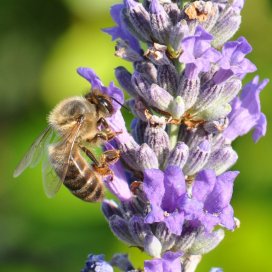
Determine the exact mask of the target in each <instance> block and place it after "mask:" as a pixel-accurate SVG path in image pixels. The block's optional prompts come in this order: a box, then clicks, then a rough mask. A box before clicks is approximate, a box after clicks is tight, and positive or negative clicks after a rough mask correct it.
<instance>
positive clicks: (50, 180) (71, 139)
mask: <svg viewBox="0 0 272 272" xmlns="http://www.w3.org/2000/svg"><path fill="white" fill-rule="evenodd" d="M81 124H82V122H80V123H78V124H77V125H75V126H74V128H73V129H72V130H71V132H70V133H69V135H67V136H66V137H65V138H64V139H63V140H62V141H61V142H60V143H59V144H58V147H59V148H61V146H62V145H65V149H64V151H63V162H62V163H63V165H64V166H63V167H64V169H63V174H62V176H61V178H60V177H59V176H58V175H57V174H56V171H55V170H54V169H53V167H52V165H51V163H50V159H49V155H48V148H46V152H45V155H46V158H45V159H44V160H43V169H42V172H43V187H44V191H45V193H46V195H47V196H48V197H49V198H52V197H54V196H55V195H56V193H57V192H58V191H59V189H60V187H61V185H62V183H63V181H64V180H65V177H66V174H67V171H68V167H69V162H70V160H72V150H73V147H74V144H75V141H76V139H77V137H78V135H79V131H80V127H81Z"/></svg>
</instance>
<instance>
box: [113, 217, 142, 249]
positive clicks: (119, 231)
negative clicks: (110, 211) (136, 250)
mask: <svg viewBox="0 0 272 272" xmlns="http://www.w3.org/2000/svg"><path fill="white" fill-rule="evenodd" d="M109 224H110V228H111V230H112V232H113V233H114V234H115V235H116V236H117V237H118V238H119V239H120V240H122V241H123V242H125V243H127V244H129V245H135V246H137V243H136V242H135V241H134V239H133V238H132V236H131V234H130V231H129V227H128V223H127V221H126V220H125V219H123V218H121V217H120V216H118V215H113V216H112V217H111V218H110V220H109Z"/></svg>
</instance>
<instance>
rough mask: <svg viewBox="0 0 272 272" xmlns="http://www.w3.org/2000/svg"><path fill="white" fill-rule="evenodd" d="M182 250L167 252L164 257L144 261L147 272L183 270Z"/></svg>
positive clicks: (179, 271) (177, 271)
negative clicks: (181, 261)
mask: <svg viewBox="0 0 272 272" xmlns="http://www.w3.org/2000/svg"><path fill="white" fill-rule="evenodd" d="M181 256H182V253H180V252H171V251H168V252H166V253H165V254H164V255H163V257H162V259H153V260H150V261H145V262H144V269H145V272H181V271H182V270H181V269H182V267H181V263H180V259H179V258H180V257H181Z"/></svg>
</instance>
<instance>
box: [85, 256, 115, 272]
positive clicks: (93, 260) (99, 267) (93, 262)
mask: <svg viewBox="0 0 272 272" xmlns="http://www.w3.org/2000/svg"><path fill="white" fill-rule="evenodd" d="M104 259H105V256H104V255H93V254H90V255H89V256H88V259H87V261H86V264H85V267H84V268H83V269H82V270H81V272H113V268H112V266H111V265H110V264H109V263H107V262H106V261H105V260H104Z"/></svg>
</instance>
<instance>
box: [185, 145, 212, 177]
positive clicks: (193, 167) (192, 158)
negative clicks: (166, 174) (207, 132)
mask: <svg viewBox="0 0 272 272" xmlns="http://www.w3.org/2000/svg"><path fill="white" fill-rule="evenodd" d="M210 152H211V146H210V143H209V141H207V140H205V141H203V142H201V143H200V144H199V145H198V146H197V147H196V148H195V149H193V150H192V151H191V152H190V155H189V158H188V160H187V163H186V164H185V166H184V168H183V172H184V174H186V175H188V176H192V175H194V174H196V173H197V172H198V171H200V170H201V169H202V168H203V166H204V165H205V164H206V163H207V161H208V159H209V156H210Z"/></svg>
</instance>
